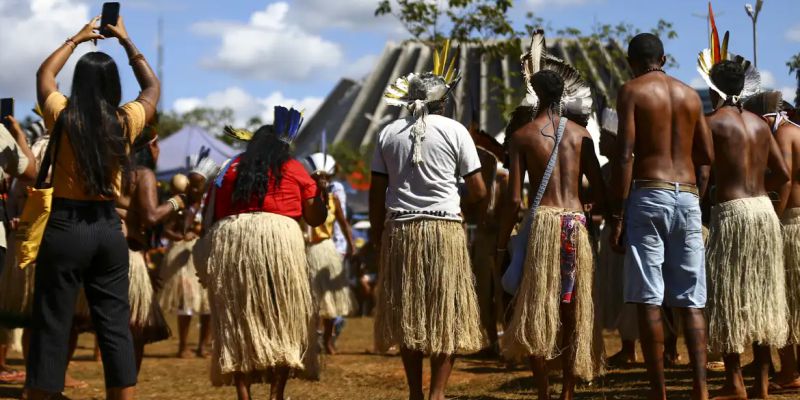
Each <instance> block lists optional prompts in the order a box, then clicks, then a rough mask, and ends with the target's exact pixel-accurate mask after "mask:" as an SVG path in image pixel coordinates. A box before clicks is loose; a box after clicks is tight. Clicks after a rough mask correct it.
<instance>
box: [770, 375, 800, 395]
mask: <svg viewBox="0 0 800 400" xmlns="http://www.w3.org/2000/svg"><path fill="white" fill-rule="evenodd" d="M797 391H800V378H794V379H788V380H782V379H780V378H775V380H774V381H772V382H770V384H769V393H770V394H782V393H793V392H797Z"/></svg>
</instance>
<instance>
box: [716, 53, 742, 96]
mask: <svg viewBox="0 0 800 400" xmlns="http://www.w3.org/2000/svg"><path fill="white" fill-rule="evenodd" d="M709 75H710V76H711V82H713V83H714V85H715V86H716V87H717V88H718V89H719V90H721V91H722V92H723V93H725V94H727V95H728V96H738V95H740V94H741V93H742V90H744V68H742V66H741V64H739V63H737V62H733V61H731V60H723V61H720V62H718V63H716V64H714V66H713V67H711V72H710V73H709Z"/></svg>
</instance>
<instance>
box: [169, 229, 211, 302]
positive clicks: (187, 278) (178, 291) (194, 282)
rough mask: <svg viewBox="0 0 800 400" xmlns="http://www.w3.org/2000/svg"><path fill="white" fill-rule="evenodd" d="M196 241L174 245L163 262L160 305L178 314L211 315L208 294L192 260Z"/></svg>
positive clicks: (175, 243)
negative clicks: (201, 283)
mask: <svg viewBox="0 0 800 400" xmlns="http://www.w3.org/2000/svg"><path fill="white" fill-rule="evenodd" d="M196 243H197V239H195V240H183V241H179V242H173V243H172V245H171V246H170V248H169V250H167V253H166V254H165V255H164V260H163V261H162V263H161V271H160V272H159V275H160V277H161V280H162V281H163V282H164V287H163V288H162V289H161V293H160V294H159V303H160V304H161V308H162V309H163V310H164V312H167V313H171V314H178V315H193V314H208V313H209V305H208V291H206V289H204V288H203V286H202V285H200V281H199V279H198V278H197V270H196V269H195V266H194V260H193V258H192V249H193V248H194V246H195V244H196Z"/></svg>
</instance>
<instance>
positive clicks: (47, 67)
mask: <svg viewBox="0 0 800 400" xmlns="http://www.w3.org/2000/svg"><path fill="white" fill-rule="evenodd" d="M99 21H100V17H95V18H93V19H92V20H91V21H89V23H88V24H86V25H84V26H83V28H81V30H80V31H79V32H78V33H77V34H75V36H73V37H71V38H69V39H67V41H66V42H64V44H62V45H61V46H59V48H58V49H56V51H54V52H53V54H50V56H49V57H47V59H45V60H44V62H43V63H42V65H41V66H40V67H39V70H38V71H37V72H36V98H37V99H38V101H39V105H40V106H44V102H45V100H47V96H50V94H51V93H53V92H55V91H56V90H58V85H57V84H56V75H58V73H59V72H61V69H62V68H64V64H66V63H67V60H68V59H69V56H71V55H72V52H73V51H74V50H75V48H76V47H78V45H79V44H81V43H83V42H87V41H89V40H97V39H104V37H103V35H101V34H99V33H97V30H98V29H99V28H100V27H99V26H98V22H99Z"/></svg>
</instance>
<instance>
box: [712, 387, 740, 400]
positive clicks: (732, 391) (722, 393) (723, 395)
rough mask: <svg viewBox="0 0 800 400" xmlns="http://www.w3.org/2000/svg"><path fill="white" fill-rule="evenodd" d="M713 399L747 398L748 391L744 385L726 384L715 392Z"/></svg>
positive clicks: (733, 399) (736, 399)
mask: <svg viewBox="0 0 800 400" xmlns="http://www.w3.org/2000/svg"><path fill="white" fill-rule="evenodd" d="M711 400H747V391H745V390H744V387H735V386H728V385H725V386H723V387H722V388H720V389H719V391H717V392H716V393H714V397H712V398H711Z"/></svg>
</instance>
